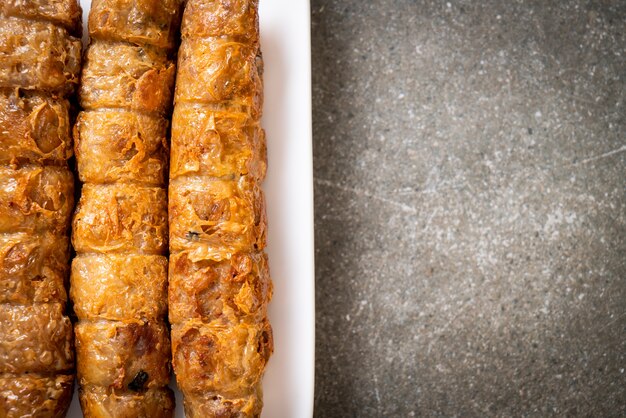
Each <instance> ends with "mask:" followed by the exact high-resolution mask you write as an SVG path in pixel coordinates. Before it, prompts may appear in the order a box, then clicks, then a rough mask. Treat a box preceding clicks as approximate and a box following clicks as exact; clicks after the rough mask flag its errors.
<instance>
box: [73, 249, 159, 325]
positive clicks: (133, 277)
mask: <svg viewBox="0 0 626 418" xmlns="http://www.w3.org/2000/svg"><path fill="white" fill-rule="evenodd" d="M70 296H71V298H72V301H73V302H74V312H76V315H78V317H79V318H84V319H92V320H96V319H107V320H117V321H121V320H124V319H127V318H137V319H149V320H157V319H161V318H163V316H164V315H165V312H166V310H167V258H165V257H164V256H158V255H126V254H125V255H116V254H93V255H79V256H78V257H76V258H74V260H72V283H71V287H70Z"/></svg>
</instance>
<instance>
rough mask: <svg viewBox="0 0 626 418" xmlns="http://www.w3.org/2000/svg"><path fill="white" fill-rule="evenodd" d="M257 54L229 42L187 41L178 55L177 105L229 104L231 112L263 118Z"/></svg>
mask: <svg viewBox="0 0 626 418" xmlns="http://www.w3.org/2000/svg"><path fill="white" fill-rule="evenodd" d="M257 54H258V49H257V48H255V47H253V46H251V45H249V44H245V43H239V42H235V41H232V40H230V39H228V38H223V39H222V38H215V39H202V38H189V39H187V40H185V42H183V43H182V44H181V46H180V50H179V51H178V74H177V78H176V93H175V102H176V103H188V102H193V103H221V102H227V104H228V108H227V109H228V110H230V111H232V110H238V109H240V110H241V111H245V112H249V113H250V114H251V115H253V116H255V117H257V116H260V114H261V108H262V106H263V103H262V101H263V95H262V93H261V92H262V90H263V83H262V80H261V76H260V73H259V71H260V70H259V68H258V65H257V64H258V62H257V60H258V57H257ZM222 105H224V103H222Z"/></svg>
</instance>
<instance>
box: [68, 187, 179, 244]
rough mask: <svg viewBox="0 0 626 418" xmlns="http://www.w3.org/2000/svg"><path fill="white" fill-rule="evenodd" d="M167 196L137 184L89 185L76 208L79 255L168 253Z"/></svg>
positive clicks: (75, 239) (75, 240)
mask: <svg viewBox="0 0 626 418" xmlns="http://www.w3.org/2000/svg"><path fill="white" fill-rule="evenodd" d="M166 199H167V196H166V192H165V190H163V189H161V188H159V187H148V186H140V185H136V184H122V183H114V184H90V183H88V184H85V185H84V186H83V188H82V192H81V197H80V201H79V203H78V205H77V207H76V215H75V216H74V221H73V226H72V233H73V234H72V244H73V245H74V249H76V252H78V253H85V252H97V253H106V252H124V251H131V252H140V253H146V254H163V253H164V252H165V251H166V249H167V204H166V201H167V200H166Z"/></svg>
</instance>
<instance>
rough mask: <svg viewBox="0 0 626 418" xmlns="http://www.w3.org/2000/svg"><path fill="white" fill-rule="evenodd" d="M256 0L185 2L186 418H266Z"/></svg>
mask: <svg viewBox="0 0 626 418" xmlns="http://www.w3.org/2000/svg"><path fill="white" fill-rule="evenodd" d="M257 8H258V2H257V0H234V1H233V0H216V1H209V0H188V1H187V3H186V7H185V11H184V13H183V23H182V28H181V31H182V44H181V47H180V51H179V56H178V68H179V70H178V74H177V79H176V93H175V107H174V116H173V119H172V145H171V163H170V185H169V223H170V231H169V232H170V254H171V255H170V266H169V274H170V276H169V278H170V281H169V288H168V289H169V290H168V294H169V295H168V297H169V318H170V322H171V324H172V364H173V366H174V372H175V374H176V381H177V383H178V386H179V387H180V388H181V390H182V392H183V395H184V406H185V412H186V414H187V417H193V418H200V417H202V418H209V417H211V418H213V417H233V418H234V417H238V418H241V417H258V416H260V414H261V410H262V407H263V400H262V387H261V380H262V377H263V373H264V371H265V366H266V364H267V361H268V359H269V357H270V355H271V353H272V351H273V338H272V329H271V327H270V324H269V322H268V320H267V304H268V303H269V301H270V299H271V296H272V284H271V280H270V276H269V269H268V263H267V256H266V255H265V254H264V252H263V249H264V248H265V240H266V238H265V236H266V224H267V221H266V215H265V198H264V195H263V192H262V190H261V182H262V181H263V179H264V177H265V170H266V145H265V134H264V131H263V130H262V129H261V127H260V124H259V118H260V116H261V113H262V109H261V108H262V102H263V92H262V79H261V77H262V60H261V58H260V56H261V54H260V51H259V30H258V12H257Z"/></svg>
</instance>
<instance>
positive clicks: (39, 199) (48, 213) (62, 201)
mask: <svg viewBox="0 0 626 418" xmlns="http://www.w3.org/2000/svg"><path fill="white" fill-rule="evenodd" d="M73 205H74V178H73V176H72V173H71V172H70V171H69V170H68V169H67V168H65V167H40V166H26V167H23V168H20V169H12V168H9V167H6V166H3V167H0V232H9V233H13V232H27V233H31V234H33V233H35V232H40V231H50V232H52V233H55V234H57V235H63V234H65V233H66V232H67V227H68V222H69V217H70V213H71V210H72V208H73Z"/></svg>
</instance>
